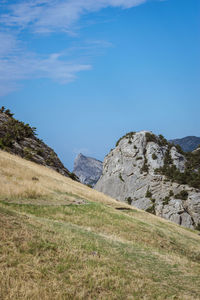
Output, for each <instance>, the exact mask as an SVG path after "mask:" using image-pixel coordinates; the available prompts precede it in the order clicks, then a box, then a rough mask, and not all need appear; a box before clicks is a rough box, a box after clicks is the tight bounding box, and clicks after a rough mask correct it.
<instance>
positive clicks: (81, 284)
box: [0, 151, 200, 300]
mask: <svg viewBox="0 0 200 300" xmlns="http://www.w3.org/2000/svg"><path fill="white" fill-rule="evenodd" d="M33 177H36V178H38V179H39V180H33V179H32V178H33ZM0 200H1V201H0V283H1V284H0V299H3V300H4V299H5V300H8V299H9V300H10V299H106V300H107V299H136V300H137V299H138V300H139V299H186V300H187V299H200V236H198V233H197V232H195V231H193V230H188V229H185V228H183V227H180V226H178V225H176V224H173V223H171V222H168V221H166V220H163V219H161V218H158V217H155V216H153V215H151V214H148V213H145V212H143V211H140V210H138V209H134V208H131V209H130V210H127V211H119V210H117V209H116V208H119V207H124V208H128V207H129V206H127V205H126V204H123V203H119V202H118V201H116V200H114V199H112V198H110V197H107V196H106V195H104V194H102V193H99V192H97V191H94V190H92V189H90V188H88V187H86V186H84V185H82V184H80V183H77V182H74V181H72V180H71V179H69V178H66V177H63V176H61V175H60V174H58V173H56V172H54V171H52V170H51V169H48V168H45V167H42V166H39V165H36V164H34V163H31V162H29V161H26V160H23V159H21V158H19V157H17V156H13V155H10V154H8V153H5V152H2V151H0ZM77 204H78V205H77Z"/></svg>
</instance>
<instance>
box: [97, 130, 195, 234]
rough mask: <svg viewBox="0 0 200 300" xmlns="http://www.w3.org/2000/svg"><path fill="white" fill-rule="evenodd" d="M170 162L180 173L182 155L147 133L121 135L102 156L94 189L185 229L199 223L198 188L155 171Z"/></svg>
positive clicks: (182, 167) (171, 146)
mask: <svg viewBox="0 0 200 300" xmlns="http://www.w3.org/2000/svg"><path fill="white" fill-rule="evenodd" d="M166 164H168V165H170V166H171V168H172V170H173V168H174V169H175V170H176V172H178V174H183V173H184V171H185V166H186V157H185V155H183V154H181V153H179V152H178V150H177V149H176V147H174V146H173V145H170V144H169V143H168V142H167V141H166V140H165V139H164V138H163V137H162V136H160V137H157V136H155V135H153V134H152V133H150V132H146V131H141V132H137V133H130V134H127V135H126V136H124V137H123V138H121V139H120V140H119V141H118V143H117V145H116V148H115V149H114V150H111V152H110V153H109V154H108V155H107V156H106V157H105V160H104V163H103V174H102V176H101V178H100V180H99V181H98V182H97V184H96V186H95V189H97V190H98V191H101V192H103V193H105V194H108V195H110V196H112V197H114V198H116V199H118V200H120V201H126V202H128V203H129V204H131V205H133V206H136V207H138V208H140V209H143V210H146V211H149V212H151V213H154V214H156V215H158V216H161V217H163V218H166V219H169V220H171V221H173V222H176V223H177V224H180V225H183V226H186V227H188V228H195V227H197V226H198V225H199V224H200V190H198V189H196V188H193V187H190V186H188V185H185V184H178V183H176V182H172V181H171V180H169V179H167V177H166V176H164V175H162V174H160V173H159V172H158V171H159V170H162V168H163V169H164V167H166Z"/></svg>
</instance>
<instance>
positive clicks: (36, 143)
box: [0, 108, 78, 180]
mask: <svg viewBox="0 0 200 300" xmlns="http://www.w3.org/2000/svg"><path fill="white" fill-rule="evenodd" d="M0 149H2V150H4V151H8V152H10V153H13V154H17V155H19V156H21V157H23V158H25V159H28V160H31V161H33V162H35V163H38V164H41V165H44V166H46V167H50V168H52V169H54V170H55V171H57V172H59V173H60V174H62V175H64V176H67V177H71V178H72V179H75V180H78V178H77V177H76V176H75V175H74V174H72V173H71V172H70V171H69V170H68V169H67V168H65V167H64V165H63V164H62V162H61V161H60V159H59V158H58V156H57V154H56V153H55V152H54V151H53V149H51V148H50V147H48V146H47V145H46V144H45V143H44V142H43V141H42V140H40V139H38V138H37V137H36V134H35V128H32V127H30V126H29V125H28V124H24V123H23V122H20V121H18V120H16V119H15V118H13V115H12V114H11V113H10V112H9V110H6V111H4V108H1V109H0Z"/></svg>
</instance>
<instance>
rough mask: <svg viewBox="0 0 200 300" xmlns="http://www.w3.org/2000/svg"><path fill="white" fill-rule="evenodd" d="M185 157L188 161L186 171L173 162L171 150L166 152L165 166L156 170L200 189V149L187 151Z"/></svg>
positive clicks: (178, 181) (176, 180) (169, 177)
mask: <svg viewBox="0 0 200 300" xmlns="http://www.w3.org/2000/svg"><path fill="white" fill-rule="evenodd" d="M185 157H186V159H187V161H186V164H185V171H184V172H182V173H181V172H180V171H179V170H178V169H177V168H176V166H175V165H173V164H172V159H171V156H170V154H169V151H167V152H166V155H165V160H164V166H163V167H162V168H159V169H157V170H155V171H156V173H159V174H162V175H165V176H166V177H167V178H168V179H170V180H172V181H175V182H177V183H179V184H188V185H189V186H191V187H194V188H197V189H200V150H199V151H195V152H188V153H185Z"/></svg>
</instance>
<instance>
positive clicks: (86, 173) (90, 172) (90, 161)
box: [73, 153, 103, 187]
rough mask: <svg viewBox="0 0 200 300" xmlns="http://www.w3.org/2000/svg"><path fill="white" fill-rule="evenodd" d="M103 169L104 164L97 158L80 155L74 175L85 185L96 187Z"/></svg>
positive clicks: (76, 159) (75, 164) (77, 158)
mask: <svg viewBox="0 0 200 300" xmlns="http://www.w3.org/2000/svg"><path fill="white" fill-rule="evenodd" d="M102 169H103V163H102V162H101V161H100V160H98V159H95V158H92V157H88V156H85V155H83V154H82V153H79V154H78V155H77V157H76V158H75V160H74V170H73V173H74V174H76V176H78V178H79V179H80V182H81V183H83V184H87V185H90V186H91V187H94V185H95V184H96V183H97V181H98V180H99V178H100V176H101V174H102Z"/></svg>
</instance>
